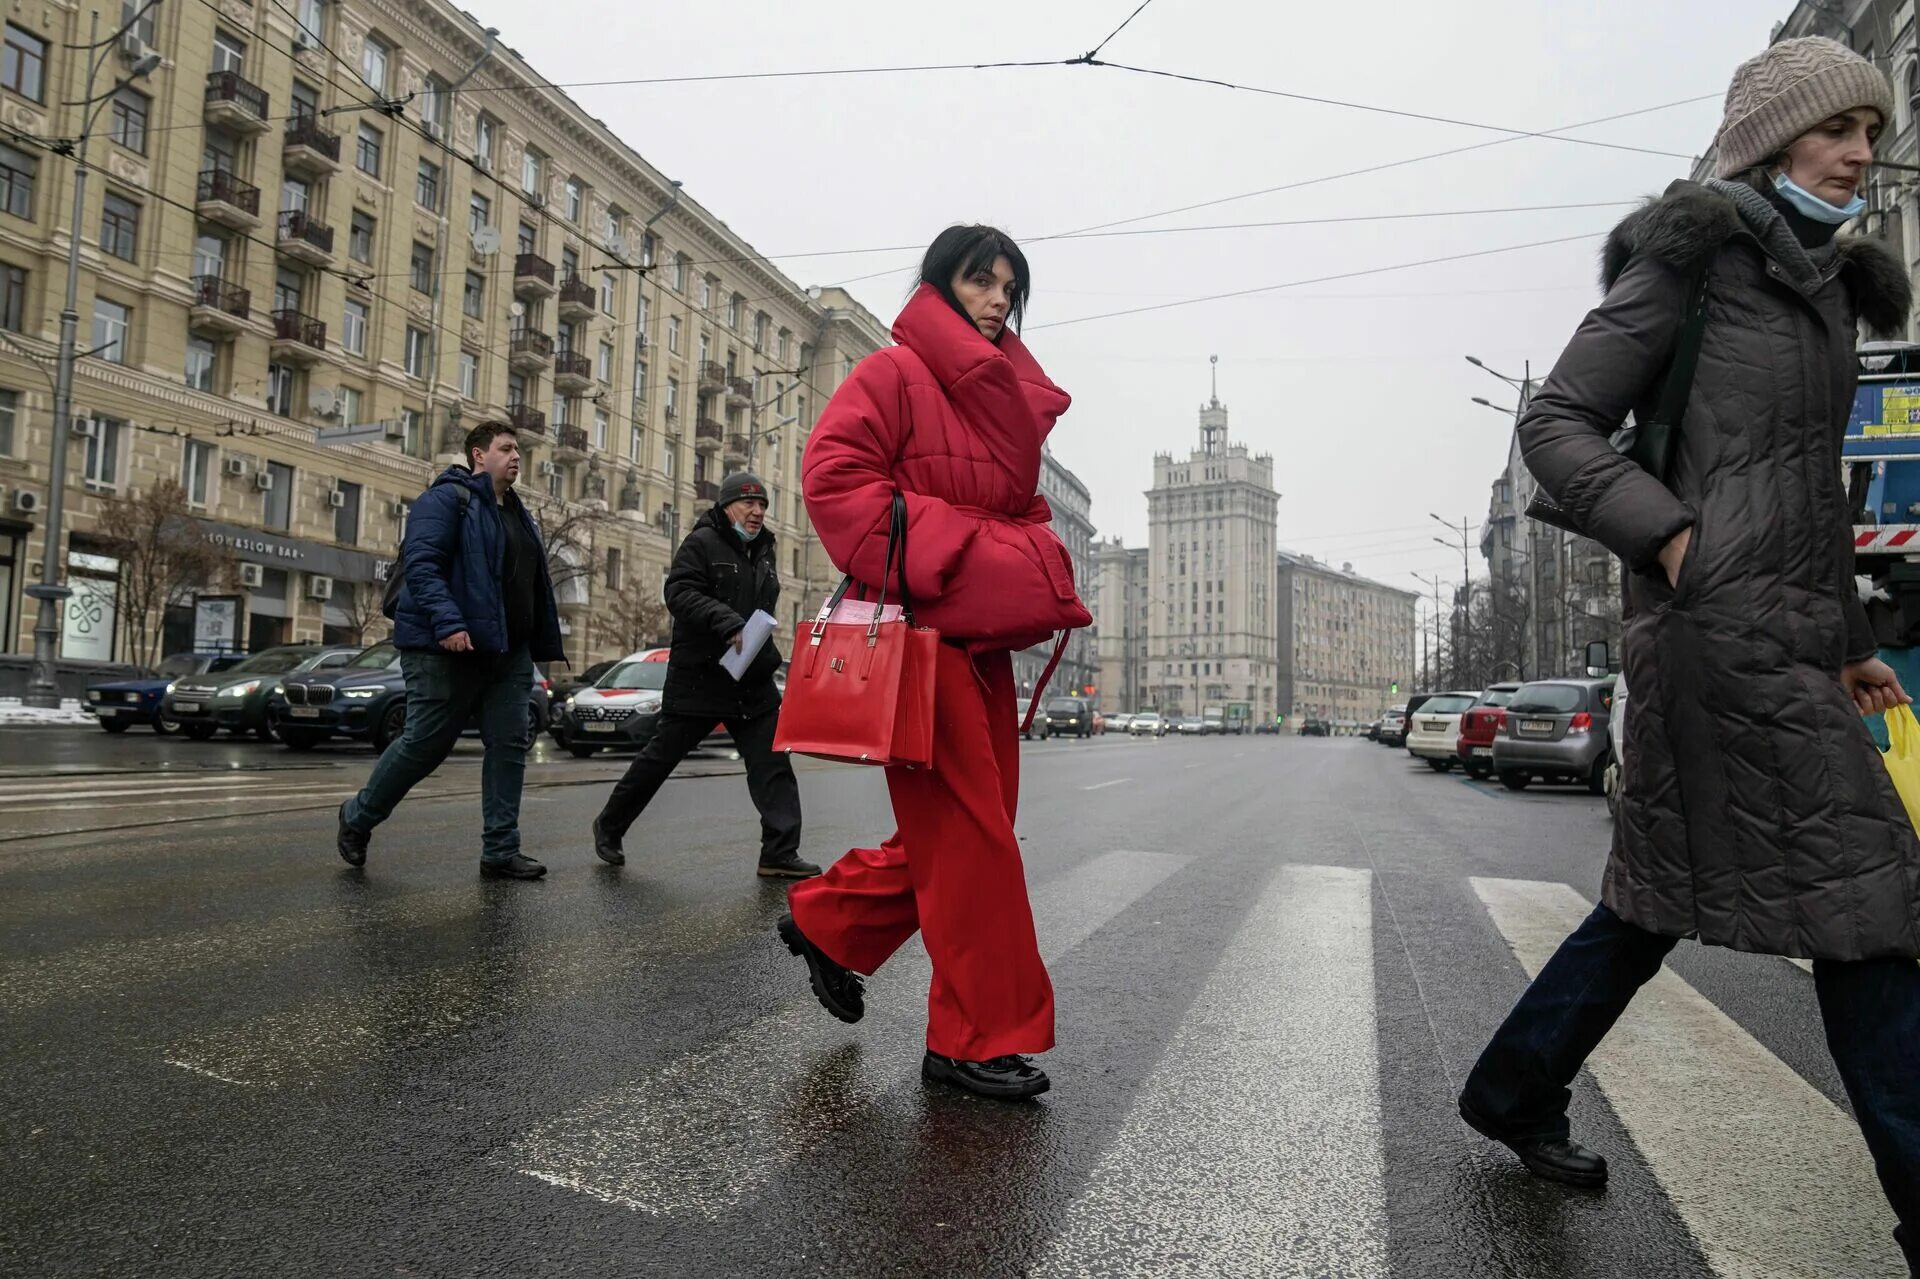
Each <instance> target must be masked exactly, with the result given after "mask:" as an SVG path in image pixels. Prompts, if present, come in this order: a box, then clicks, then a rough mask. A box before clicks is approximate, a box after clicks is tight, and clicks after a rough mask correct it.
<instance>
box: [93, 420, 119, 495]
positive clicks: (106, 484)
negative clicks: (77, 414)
mask: <svg viewBox="0 0 1920 1279" xmlns="http://www.w3.org/2000/svg"><path fill="white" fill-rule="evenodd" d="M125 428H126V423H125V422H121V421H118V420H116V419H114V418H110V417H96V418H95V419H93V434H92V435H91V436H89V437H87V469H86V473H85V475H86V486H87V487H88V488H90V489H111V488H118V487H119V486H120V433H121V431H122V430H124V429H125Z"/></svg>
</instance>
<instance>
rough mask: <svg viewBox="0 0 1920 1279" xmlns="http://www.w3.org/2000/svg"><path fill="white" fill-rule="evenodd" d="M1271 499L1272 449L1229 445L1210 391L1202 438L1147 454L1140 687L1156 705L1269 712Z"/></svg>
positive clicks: (1221, 411)
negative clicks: (1174, 450) (1184, 450)
mask: <svg viewBox="0 0 1920 1279" xmlns="http://www.w3.org/2000/svg"><path fill="white" fill-rule="evenodd" d="M1279 503H1280V495H1279V494H1278V493H1276V492H1275V491H1274V488H1273V458H1272V456H1270V455H1268V454H1258V455H1256V454H1254V453H1253V452H1252V451H1250V450H1249V449H1248V448H1247V446H1246V445H1244V444H1235V443H1233V442H1232V440H1231V439H1230V438H1229V437H1228V433H1227V408H1226V406H1225V405H1224V404H1222V403H1220V397H1219V394H1218V392H1217V390H1216V392H1215V394H1214V395H1213V397H1212V398H1211V399H1210V400H1209V401H1208V402H1207V403H1206V404H1205V405H1204V406H1202V408H1201V409H1200V446H1199V447H1198V448H1196V449H1193V450H1192V451H1191V452H1189V453H1188V455H1187V456H1186V457H1185V458H1183V459H1179V460H1176V459H1175V458H1174V456H1173V455H1172V454H1171V453H1162V454H1159V455H1157V456H1156V457H1155V458H1154V460H1153V488H1152V489H1150V490H1149V491H1148V493H1147V519H1148V530H1149V531H1148V538H1147V546H1148V550H1149V558H1148V574H1147V580H1148V587H1147V595H1148V608H1147V617H1148V631H1147V669H1146V673H1145V676H1144V678H1143V681H1142V694H1143V697H1144V699H1145V700H1146V701H1147V702H1149V703H1151V704H1152V705H1153V706H1155V707H1157V708H1158V709H1160V710H1161V711H1163V712H1166V713H1168V714H1180V715H1197V714H1200V713H1201V712H1202V711H1203V710H1204V708H1206V707H1209V706H1220V707H1222V708H1224V709H1225V712H1226V714H1227V716H1228V718H1229V719H1230V720H1235V721H1250V720H1251V721H1257V720H1259V719H1261V718H1269V719H1270V718H1271V717H1272V716H1273V715H1274V713H1275V712H1276V710H1277V709H1278V701H1277V697H1278V677H1279V669H1278V662H1277V652H1276V648H1275V636H1274V625H1275V610H1274V599H1273V586H1274V578H1273V571H1272V567H1271V566H1272V564H1273V562H1274V561H1273V557H1274V553H1275V547H1274V537H1275V526H1276V521H1277V517H1278V512H1279Z"/></svg>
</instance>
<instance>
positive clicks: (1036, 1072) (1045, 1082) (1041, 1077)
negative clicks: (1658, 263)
mask: <svg viewBox="0 0 1920 1279" xmlns="http://www.w3.org/2000/svg"><path fill="white" fill-rule="evenodd" d="M920 1078H922V1079H925V1080H929V1081H937V1082H939V1083H943V1084H952V1085H954V1086H955V1087H957V1088H964V1089H966V1090H967V1091H968V1092H970V1093H973V1094H974V1095H975V1096H978V1097H990V1098H992V1099H993V1100H994V1101H1025V1100H1027V1099H1028V1098H1029V1097H1038V1096H1039V1095H1040V1094H1041V1093H1043V1092H1045V1091H1046V1090H1047V1089H1049V1088H1051V1087H1052V1086H1053V1081H1052V1080H1050V1079H1048V1078H1047V1072H1046V1071H1044V1070H1042V1069H1040V1068H1039V1067H1038V1066H1036V1065H1034V1064H1033V1063H1032V1062H1031V1061H1029V1060H1028V1059H1027V1058H1025V1057H1016V1056H1014V1055H1012V1054H1008V1055H1007V1056H1005V1057H995V1058H993V1059H992V1060H990V1061H959V1060H957V1059H955V1058H952V1057H942V1056H941V1055H940V1054H939V1053H936V1052H932V1051H929V1052H928V1053H927V1055H926V1056H925V1057H923V1058H921V1059H920Z"/></svg>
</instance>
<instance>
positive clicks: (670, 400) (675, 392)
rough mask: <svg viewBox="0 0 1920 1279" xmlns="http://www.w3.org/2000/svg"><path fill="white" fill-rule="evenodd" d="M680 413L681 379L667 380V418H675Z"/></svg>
mask: <svg viewBox="0 0 1920 1279" xmlns="http://www.w3.org/2000/svg"><path fill="white" fill-rule="evenodd" d="M679 411H680V379H679V378H677V377H670V378H668V379H667V416H668V417H673V416H674V415H675V414H677V413H679Z"/></svg>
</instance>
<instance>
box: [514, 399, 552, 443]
mask: <svg viewBox="0 0 1920 1279" xmlns="http://www.w3.org/2000/svg"><path fill="white" fill-rule="evenodd" d="M507 421H509V422H511V423H513V429H514V430H516V431H518V432H520V433H521V434H522V435H545V434H546V433H547V415H546V414H545V413H543V412H541V411H540V410H539V409H535V408H528V407H527V406H526V405H524V404H509V405H508V406H507Z"/></svg>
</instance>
